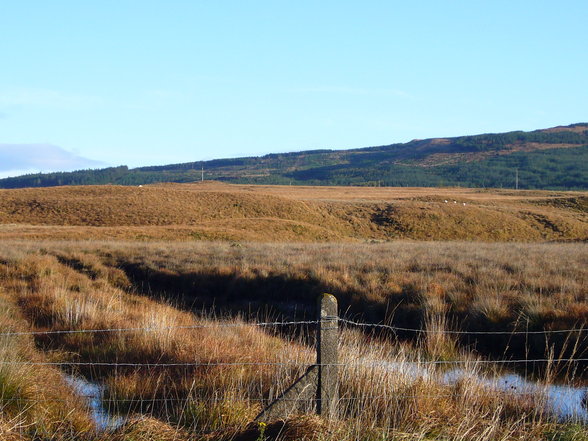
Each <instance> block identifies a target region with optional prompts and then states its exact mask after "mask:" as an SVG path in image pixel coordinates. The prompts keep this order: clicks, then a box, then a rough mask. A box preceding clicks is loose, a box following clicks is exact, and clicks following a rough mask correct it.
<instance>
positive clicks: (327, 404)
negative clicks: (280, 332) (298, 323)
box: [255, 294, 339, 421]
mask: <svg viewBox="0 0 588 441" xmlns="http://www.w3.org/2000/svg"><path fill="white" fill-rule="evenodd" d="M317 306H318V308H317V309H318V314H317V315H318V330H317V343H316V362H317V363H316V364H314V365H312V366H310V367H309V368H308V369H307V370H306V372H305V373H304V374H303V375H302V376H301V377H300V378H298V379H297V380H296V381H295V382H294V383H293V384H292V385H291V386H290V387H288V388H287V389H286V390H285V391H284V392H282V393H281V394H280V395H279V396H278V397H277V398H276V399H275V400H274V401H272V402H271V403H270V404H269V405H268V406H267V407H266V408H265V409H263V410H262V411H261V413H260V414H259V415H257V417H256V418H255V421H272V420H274V419H277V418H288V417H289V416H290V415H292V414H295V413H296V411H297V409H298V408H299V407H300V406H299V404H301V403H303V402H305V401H306V402H314V403H316V406H314V407H315V409H316V412H317V413H318V414H319V415H322V416H323V417H325V418H329V419H335V418H338V415H339V410H338V406H339V379H338V366H337V365H338V363H339V357H338V355H337V352H338V347H339V317H338V316H337V299H336V298H335V296H333V295H331V294H323V295H321V296H320V297H319V299H318V304H317ZM314 403H313V404H314Z"/></svg>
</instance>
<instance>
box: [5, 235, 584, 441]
mask: <svg viewBox="0 0 588 441" xmlns="http://www.w3.org/2000/svg"><path fill="white" fill-rule="evenodd" d="M584 247H585V246H584V245H582V244H576V245H573V244H570V245H553V244H542V245H518V246H517V247H512V246H508V247H507V246H506V245H479V244H478V245H475V244H408V243H400V244H388V245H363V246H360V247H358V246H351V245H349V246H345V245H296V246H287V245H245V246H242V247H231V246H230V245H229V244H225V245H223V244H204V243H203V244H198V245H185V246H179V245H177V246H175V247H174V250H173V252H172V250H170V249H169V244H161V245H142V244H120V243H110V244H108V243H105V244H86V245H80V244H68V243H45V244H44V245H43V249H39V247H38V246H36V245H34V244H31V243H29V244H27V243H22V242H21V243H19V246H18V249H17V247H15V246H14V244H6V245H5V246H4V247H3V249H2V250H0V252H1V253H2V259H1V262H2V263H1V265H0V272H1V275H2V277H0V281H1V285H2V286H1V288H0V292H1V293H2V298H3V301H4V302H5V305H7V308H5V309H3V310H2V320H5V323H8V324H7V325H6V328H7V329H19V330H22V329H27V328H30V329H34V330H45V329H52V330H56V329H57V330H59V329H106V328H121V327H123V328H136V327H139V328H142V327H148V328H150V331H148V332H145V331H132V332H120V333H84V334H63V335H59V334H58V335H50V336H44V335H39V336H37V337H36V338H35V340H34V343H36V349H35V347H34V346H33V340H32V339H31V337H30V336H14V337H9V338H7V339H6V338H5V340H4V344H3V348H4V349H3V351H4V354H3V359H4V360H9V361H13V360H19V359H20V360H23V361H31V362H33V361H36V360H47V361H59V362H68V361H75V362H106V363H112V362H117V363H121V362H123V363H124V362H127V363H147V362H149V363H154V362H157V363H194V362H198V363H202V362H205V363H213V364H214V363H229V365H212V366H208V367H185V366H182V367H119V368H117V369H115V370H114V369H107V368H105V367H93V368H88V367H85V366H79V367H78V368H77V374H78V375H84V376H86V377H87V378H90V379H92V380H94V381H100V382H103V383H104V384H106V385H107V386H108V388H109V389H108V399H110V400H113V401H112V403H111V404H112V406H113V409H118V410H119V411H122V412H124V413H129V414H134V413H136V416H134V417H132V420H131V422H130V423H128V424H127V425H126V426H124V427H123V428H122V429H120V430H119V431H118V432H116V433H114V434H108V435H107V434H95V433H93V432H92V430H91V429H90V428H89V427H88V419H87V413H86V412H85V410H84V406H83V405H82V404H81V403H80V402H79V401H78V402H75V403H73V402H72V401H70V402H69V403H68V404H67V405H66V407H65V408H66V409H68V410H71V409H74V410H73V411H72V416H71V417H70V416H67V417H66V416H64V415H63V414H60V413H59V412H60V411H63V410H64V407H63V405H62V403H63V402H62V401H59V400H61V399H63V398H62V397H66V399H68V400H75V397H73V394H72V392H71V390H69V389H68V388H67V386H66V385H65V383H64V382H63V381H62V380H60V378H59V370H58V369H57V367H56V366H45V365H36V364H33V363H29V364H26V365H25V367H26V369H22V368H19V369H18V370H17V369H14V368H13V367H12V365H3V376H2V377H1V379H0V381H1V382H2V391H3V392H2V394H1V400H2V416H1V417H0V418H2V425H3V426H2V427H3V430H4V432H5V433H4V434H3V436H4V437H5V438H8V437H9V436H14V437H15V439H18V437H19V436H22V438H23V439H33V438H34V437H35V436H36V437H37V439H63V440H68V439H90V438H92V437H96V438H102V439H106V438H111V439H116V440H128V441H130V440H137V439H189V438H191V439H211V440H212V439H225V438H228V437H231V436H233V435H235V436H236V438H235V439H252V440H255V439H257V438H258V437H259V432H258V428H257V427H256V426H253V427H252V426H247V423H248V422H250V421H251V420H252V418H253V417H254V416H255V414H256V413H257V412H258V411H259V410H260V408H261V407H262V406H263V404H264V403H266V402H267V400H268V399H271V397H272V396H275V394H276V393H279V391H280V390H281V389H282V388H283V387H284V386H286V385H287V384H289V383H290V382H291V381H292V380H293V379H294V378H296V377H297V376H298V375H299V374H300V373H301V372H302V371H303V370H304V367H305V366H306V365H308V364H310V363H312V361H313V355H312V350H311V349H310V348H309V347H308V346H307V345H306V344H305V339H304V338H303V337H301V338H302V340H298V339H297V340H291V339H284V338H282V337H280V336H279V335H276V334H273V333H271V332H269V333H268V332H265V331H264V330H262V329H260V328H257V327H255V326H251V325H248V324H246V323H243V322H241V321H240V320H239V319H235V318H233V319H226V320H222V321H220V322H219V321H218V320H216V319H213V318H212V317H197V316H195V315H193V314H191V313H190V312H187V311H182V310H181V309H178V308H176V307H173V306H172V305H170V304H168V303H165V302H163V303H162V302H160V301H157V300H154V299H152V298H149V297H145V296H141V295H138V292H137V290H138V288H139V286H140V285H139V284H136V285H134V286H133V282H134V283H137V280H136V279H135V280H134V281H133V280H132V279H129V278H128V275H127V274H126V273H125V272H123V271H122V270H121V269H120V268H119V267H120V265H121V264H124V262H127V265H130V266H128V267H127V268H130V267H131V266H133V267H134V268H135V269H136V268H145V269H148V270H146V273H145V274H151V276H153V278H152V279H150V280H151V281H152V282H157V281H158V280H160V282H161V280H163V281H165V282H166V283H167V282H168V281H169V280H174V281H175V282H180V285H181V286H182V283H186V281H190V283H192V285H191V286H192V289H195V290H198V288H199V283H200V282H203V280H202V279H197V278H196V279H193V278H192V277H196V276H197V275H198V274H200V275H201V276H202V275H203V274H206V273H211V276H212V279H211V280H215V277H214V276H215V275H216V276H222V277H223V278H225V280H227V281H229V282H228V283H229V285H225V286H224V288H225V289H227V288H228V286H231V287H232V289H231V290H230V291H232V292H233V294H232V295H234V296H245V295H246V292H247V289H249V288H251V287H256V288H261V287H263V286H264V285H266V291H265V297H264V300H265V301H267V300H268V299H271V297H272V295H274V296H275V293H276V292H279V293H280V294H281V295H283V293H286V294H288V293H292V291H291V289H292V288H293V287H296V286H298V287H300V288H302V287H309V286H312V285H313V284H314V283H315V282H317V281H319V282H320V283H318V285H317V286H316V287H315V288H314V289H315V290H316V291H320V290H321V289H322V288H323V287H329V288H332V289H333V291H335V290H336V294H337V295H338V296H339V298H340V300H341V301H342V302H343V303H344V304H345V302H347V303H348V304H349V305H350V306H351V307H353V308H359V307H360V305H362V304H371V305H384V304H387V305H388V309H389V310H390V311H392V310H394V308H396V312H395V313H394V314H392V315H394V316H395V315H396V314H398V308H401V307H403V303H404V302H405V301H407V300H406V298H407V296H408V298H410V297H411V296H414V297H413V298H412V304H411V305H410V308H414V309H420V310H421V312H420V313H419V316H421V317H422V318H423V320H422V321H421V322H414V323H412V325H413V326H424V327H427V329H429V330H435V329H437V330H440V327H443V326H451V327H454V328H455V327H458V323H456V322H452V320H451V317H452V316H451V313H452V308H454V307H456V306H457V305H459V306H460V307H461V308H462V309H465V310H466V311H468V314H472V315H474V316H476V317H483V316H484V314H487V316H488V317H493V316H494V315H495V314H497V313H500V314H502V315H504V317H509V320H514V321H513V322H512V323H511V322H510V321H508V323H509V325H512V324H514V323H517V319H518V321H519V322H520V321H521V320H522V317H524V316H526V315H527V316H531V314H532V313H534V314H535V317H537V319H538V320H543V321H544V322H545V323H543V326H545V327H546V328H557V327H558V326H568V325H569V323H572V322H573V323H574V324H575V325H578V326H580V325H581V323H580V322H581V321H582V319H585V317H586V315H585V312H582V311H585V310H586V309H585V308H586V288H585V287H586V283H585V281H586V267H587V266H586V265H585V263H586V262H585V259H586V254H585V252H584ZM351 251H353V254H351ZM147 256H148V257H147ZM521 256H527V257H528V259H527V260H524V261H522V262H521V263H519V264H518V266H515V265H514V263H513V262H515V261H516V258H520V257H521ZM541 256H542V257H541ZM519 260H520V259H519ZM335 261H336V262H337V263H336V264H333V262H335ZM524 262H526V263H524ZM449 263H451V266H449ZM507 263H508V265H507ZM223 265H224V266H223ZM405 265H408V266H405ZM123 267H125V266H124V265H123ZM129 274H130V272H129ZM133 274H135V275H136V274H138V273H137V272H135V273H133ZM278 274H281V277H278V276H277V275H278ZM162 275H165V276H166V277H171V279H169V280H168V279H166V278H165V277H164V278H163V279H158V277H162ZM182 277H185V279H182ZM196 280H199V281H200V282H199V283H194V281H196ZM144 282H145V280H144ZM160 282H159V283H160ZM290 283H293V285H291V284H290ZM144 286H146V285H144ZM154 286H157V283H155V284H154ZM167 286H168V287H171V286H172V285H167ZM184 286H188V285H184ZM202 286H203V287H204V288H205V289H210V288H211V286H213V285H210V284H208V285H207V284H206V283H203V285H202ZM214 286H219V285H214ZM220 286H223V285H222V284H221V285H220ZM280 286H281V287H282V291H277V290H278V289H279V288H280ZM162 287H163V285H159V288H162ZM409 287H410V289H409ZM504 288H507V290H506V293H503V292H502V289H504ZM403 290H404V291H403ZM228 291H229V290H228V289H227V292H226V293H225V294H224V296H225V301H226V302H227V305H228V304H229V303H232V302H234V301H237V300H238V299H237V298H231V297H230V296H228V294H227V293H228ZM261 292H262V295H264V294H263V293H264V291H263V289H262V290H261ZM310 292H311V293H312V290H311V291H310ZM272 293H273V294H272ZM208 294H209V295H211V294H215V293H214V292H208ZM217 294H218V293H217ZM221 294H222V293H221ZM299 294H300V292H299ZM399 295H400V297H398V296H399ZM518 297H521V298H520V299H518ZM286 298H288V297H286ZM304 298H305V295H302V297H298V298H294V297H292V298H291V299H292V300H293V301H294V300H296V299H297V300H298V301H299V302H301V304H303V303H304ZM241 300H245V301H246V300H247V298H245V299H241ZM393 302H396V303H393ZM516 302H518V303H516ZM452 305H453V306H452ZM514 305H516V308H515V307H513V306H514ZM379 307H381V308H383V309H382V310H383V311H385V307H384V306H379ZM582 308H584V309H582ZM500 314H499V316H501V317H502V315H500ZM505 314H506V315H505ZM509 314H510V315H509ZM391 320H392V319H391ZM228 323H229V324H232V325H235V324H240V325H239V326H231V327H226V326H223V325H225V324H228ZM479 323H483V322H479ZM177 325H180V326H182V325H183V326H194V325H205V327H203V328H195V329H170V328H169V326H177ZM427 335H428V336H427V337H426V338H425V337H423V338H420V339H416V340H413V341H405V342H401V341H398V340H395V339H391V340H390V339H388V340H381V339H378V338H376V339H374V336H371V337H370V336H369V335H365V334H361V333H358V332H357V331H353V330H346V331H345V332H344V333H343V338H342V347H341V350H342V354H343V355H342V362H343V363H344V364H346V367H345V368H344V369H343V372H342V375H341V377H342V381H341V387H342V390H341V392H342V396H343V398H344V399H346V400H344V401H343V404H344V405H343V409H344V410H343V415H342V419H341V421H340V422H338V423H337V424H329V423H327V422H324V421H320V420H318V419H316V418H309V417H302V418H300V417H293V418H292V419H291V420H289V421H288V423H287V425H286V426H285V427H282V426H281V424H280V423H276V424H274V425H270V426H269V428H268V432H267V434H269V435H271V434H272V430H277V428H279V427H282V429H283V432H282V435H287V434H288V433H289V434H290V435H289V436H290V437H291V438H290V439H300V438H301V437H302V435H305V436H309V437H314V438H315V439H333V440H334V439H349V440H351V439H365V440H371V439H408V438H410V439H412V438H414V437H417V438H420V439H422V438H429V439H456V440H457V439H471V440H474V439H476V440H478V439H487V440H495V439H577V440H581V439H583V438H582V436H583V435H582V433H585V432H584V431H583V429H582V428H576V427H575V426H573V425H569V424H557V423H555V422H554V421H553V419H550V418H548V417H547V416H546V415H544V414H543V413H542V412H541V405H540V403H537V402H536V400H533V399H531V398H530V397H528V396H525V395H517V394H515V395H511V394H506V393H501V392H497V391H496V390H492V389H490V388H488V387H487V386H485V385H484V383H483V382H481V381H479V380H478V379H477V377H476V375H477V374H480V372H479V371H480V366H479V365H475V363H473V360H475V359H476V355H475V354H473V353H471V352H469V351H467V348H463V347H461V346H460V345H459V342H457V341H455V340H453V339H452V338H450V336H448V335H447V334H443V333H433V334H427ZM573 341H577V340H576V339H575V340H573ZM375 342H377V344H374V343H375ZM368 343H369V344H368ZM583 344H584V346H582V345H583ZM22 348H26V350H25V349H22ZM582 348H585V342H582V341H579V343H578V346H577V347H576V351H579V350H582ZM362 359H363V360H386V361H390V362H392V363H398V366H399V370H398V371H390V370H387V369H385V368H383V367H382V366H381V365H379V367H378V366H376V367H373V366H372V367H369V366H366V365H358V364H357V361H358V360H362ZM439 359H464V360H470V361H469V362H467V363H466V364H465V368H466V370H469V371H471V372H472V375H471V376H470V377H467V379H464V380H462V381H460V382H458V383H457V384H455V385H441V384H440V383H439V382H437V381H435V378H436V376H437V375H438V371H439V369H443V368H442V367H439V366H435V365H430V364H426V362H427V361H429V360H439ZM414 361H417V362H418V361H422V362H423V364H422V365H421V367H422V368H423V369H424V370H425V371H426V372H427V375H425V376H420V377H416V378H415V377H414V376H413V375H411V366H412V365H411V364H410V362H414ZM250 362H261V363H282V362H284V363H285V364H284V365H281V364H274V365H272V364H267V365H262V366H255V365H247V364H246V365H231V364H230V363H250ZM558 368H559V369H560V370H561V369H562V368H563V366H557V365H552V366H551V369H549V370H548V371H547V372H546V374H545V377H544V380H545V381H549V380H550V379H551V378H552V376H553V375H555V374H556V373H557V372H556V371H557V370H558ZM487 369H490V370H493V369H494V368H492V367H487ZM27 370H28V371H30V375H29V376H25V375H24V373H25V372H27ZM567 373H568V378H567V380H568V381H572V380H576V381H578V380H581V377H580V376H579V374H578V373H577V372H574V371H573V370H569V371H567ZM33 376H44V377H42V378H47V380H43V381H42V382H41V383H40V382H38V381H36V380H35V379H33ZM572 377H573V378H572ZM35 378H36V377H35ZM49 378H51V379H50V380H49ZM11 385H12V386H11ZM35 385H36V386H35ZM47 385H51V387H47ZM9 386H10V387H9ZM31 387H34V388H36V389H33V391H30V389H27V388H31ZM4 391H12V392H10V394H6V392H4ZM27 394H29V395H27ZM51 394H53V395H51ZM55 396H58V397H59V400H53V401H51V400H42V399H40V398H41V397H42V398H45V397H49V398H51V397H55ZM26 397H29V398H35V399H36V401H35V400H33V401H34V403H33V404H32V405H30V404H25V400H24V399H22V398H26ZM374 397H377V398H374ZM19 398H20V399H19ZM534 401H535V402H534ZM539 401H540V400H539ZM72 403H73V404H72ZM163 403H165V405H164V404H163ZM43 406H46V407H43ZM29 412H37V413H34V414H32V413H31V414H29ZM138 415H143V416H142V417H139V416H138ZM27 418H28V419H27ZM57 422H59V424H57V427H55V424H56V423H57ZM52 424H53V426H52ZM288 431H289V432H288ZM203 432H207V433H208V435H198V434H202V433H203ZM149 433H151V434H152V438H149V435H148V434H149ZM564 436H565V437H567V438H565V437H564ZM248 437H249V438H248ZM321 437H322V438H321ZM554 437H555V438H554ZM558 437H559V438H558Z"/></svg>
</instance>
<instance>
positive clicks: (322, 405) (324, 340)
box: [316, 294, 339, 418]
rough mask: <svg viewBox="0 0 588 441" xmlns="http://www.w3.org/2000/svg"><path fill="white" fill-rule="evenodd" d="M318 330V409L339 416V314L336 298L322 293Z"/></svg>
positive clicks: (330, 415) (320, 411) (328, 416)
mask: <svg viewBox="0 0 588 441" xmlns="http://www.w3.org/2000/svg"><path fill="white" fill-rule="evenodd" d="M318 303H319V304H318V321H319V330H318V338H317V351H316V358H317V360H316V362H317V365H318V368H319V371H318V387H317V413H318V414H319V415H322V416H324V417H326V418H337V416H338V404H339V385H338V366H337V365H338V363H339V356H338V346H339V317H338V315H337V299H336V298H335V296H334V295H332V294H323V295H322V296H320V297H319V300H318Z"/></svg>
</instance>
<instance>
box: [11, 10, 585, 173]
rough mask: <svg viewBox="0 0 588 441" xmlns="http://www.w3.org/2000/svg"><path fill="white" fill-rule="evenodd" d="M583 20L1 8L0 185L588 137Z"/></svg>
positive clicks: (549, 13)
mask: <svg viewBox="0 0 588 441" xmlns="http://www.w3.org/2000/svg"><path fill="white" fill-rule="evenodd" d="M587 17H588V2H586V1H585V0H583V1H570V0H562V1H559V2H554V1H542V0H533V1H526V0H510V1H502V0H494V1H476V0H468V1H451V0H436V1H414V2H400V1H381V2H379V1H365V2H359V1H354V2H351V1H344V0H340V1H320V2H317V1H312V2H311V1H280V0H275V1H222V0H218V1H197V0H190V1H178V0H169V1H165V2H163V1H147V0H142V1H128V0H118V1H108V0H102V1H100V2H83V1H59V0H56V1H52V2H44V1H40V0H38V1H28V0H22V1H18V2H16V1H2V0H0V29H1V30H2V38H1V39H0V54H1V56H2V58H1V61H0V63H1V64H0V176H10V175H16V174H20V173H23V172H29V171H49V170H70V169H79V168H87V167H99V166H107V165H120V164H126V165H129V166H132V167H135V166H141V165H153V164H169V163H177V162H187V161H196V160H201V159H213V158H223V157H234V156H246V155H260V154H265V153H271V152H285V151H295V150H307V149H315V148H355V147H365V146H371V145H382V144H390V143H393V142H405V141H409V140H411V139H414V138H428V137H436V136H457V135H464V134H477V133H487V132H502V131H509V130H518V129H522V130H532V129H536V128H545V127H551V126H556V125H561V124H571V123H575V122H584V121H588V105H587V103H588V87H587V86H586V80H587V79H588V57H587V56H586V55H587V54H586V52H587V51H586V48H587V47H588V27H587V26H586V18H587Z"/></svg>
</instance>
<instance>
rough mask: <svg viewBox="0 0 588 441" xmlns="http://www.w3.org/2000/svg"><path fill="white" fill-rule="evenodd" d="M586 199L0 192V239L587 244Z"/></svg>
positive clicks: (306, 192)
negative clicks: (545, 242)
mask: <svg viewBox="0 0 588 441" xmlns="http://www.w3.org/2000/svg"><path fill="white" fill-rule="evenodd" d="M586 200H588V195H587V193H586V192H545V191H520V192H513V191H503V190H493V191H485V190H475V189H459V188H458V189H438V188H365V187H362V188H360V187H296V186H251V185H228V184H219V183H211V182H210V183H203V184H164V185H153V186H143V187H116V186H87V187H57V188H55V187H54V188H36V189H19V190H0V238H3V239H17V238H19V239H22V238H29V239H88V238H90V237H91V238H95V239H129V240H153V239H164V240H180V241H186V240H190V241H193V240H229V241H230V240H246V241H269V242H280V241H306V242H327V241H334V240H336V241H358V240H396V239H415V240H473V241H552V240H560V241H561V240H564V241H566V240H574V241H578V240H587V239H588V214H587V209H586ZM445 201H447V202H445ZM559 202H563V203H559Z"/></svg>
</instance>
